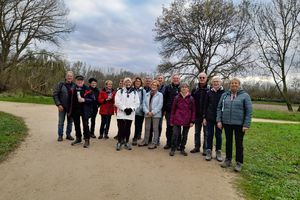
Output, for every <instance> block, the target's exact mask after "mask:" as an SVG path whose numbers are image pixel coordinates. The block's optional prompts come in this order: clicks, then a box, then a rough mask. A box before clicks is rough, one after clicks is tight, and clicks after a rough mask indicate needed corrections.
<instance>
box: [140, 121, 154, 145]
mask: <svg viewBox="0 0 300 200" xmlns="http://www.w3.org/2000/svg"><path fill="white" fill-rule="evenodd" d="M151 121H152V118H151V117H145V134H144V139H143V142H142V144H141V145H140V146H143V145H146V144H148V141H149V136H150V129H151Z"/></svg>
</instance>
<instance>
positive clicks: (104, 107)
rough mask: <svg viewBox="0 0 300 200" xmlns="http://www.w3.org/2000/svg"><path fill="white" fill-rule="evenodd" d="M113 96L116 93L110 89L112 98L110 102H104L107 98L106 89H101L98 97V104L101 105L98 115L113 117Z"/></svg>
mask: <svg viewBox="0 0 300 200" xmlns="http://www.w3.org/2000/svg"><path fill="white" fill-rule="evenodd" d="M115 95H116V92H115V91H114V89H112V98H111V99H110V100H108V101H107V100H106V99H107V98H108V92H107V90H106V88H103V89H102V90H101V92H100V93H99V96H98V102H99V103H100V104H101V106H100V111H99V113H100V115H113V114H114V109H115V106H114V104H115Z"/></svg>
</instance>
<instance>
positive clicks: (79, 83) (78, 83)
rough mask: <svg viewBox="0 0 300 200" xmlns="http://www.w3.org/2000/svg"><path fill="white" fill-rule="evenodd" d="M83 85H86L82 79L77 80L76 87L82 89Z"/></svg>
mask: <svg viewBox="0 0 300 200" xmlns="http://www.w3.org/2000/svg"><path fill="white" fill-rule="evenodd" d="M83 84H84V80H81V79H79V80H76V85H77V86H78V87H82V86H83Z"/></svg>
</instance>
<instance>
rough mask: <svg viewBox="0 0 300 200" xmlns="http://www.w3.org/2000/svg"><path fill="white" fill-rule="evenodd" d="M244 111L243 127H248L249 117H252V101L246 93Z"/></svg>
mask: <svg viewBox="0 0 300 200" xmlns="http://www.w3.org/2000/svg"><path fill="white" fill-rule="evenodd" d="M244 112H245V118H244V123H243V128H244V129H248V128H249V127H250V124H251V118H252V102H251V98H250V96H249V95H248V94H247V95H246V97H245V99H244Z"/></svg>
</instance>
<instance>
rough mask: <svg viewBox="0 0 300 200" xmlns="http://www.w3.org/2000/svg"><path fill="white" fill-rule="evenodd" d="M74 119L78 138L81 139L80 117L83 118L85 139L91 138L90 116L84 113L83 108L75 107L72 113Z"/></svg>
mask: <svg viewBox="0 0 300 200" xmlns="http://www.w3.org/2000/svg"><path fill="white" fill-rule="evenodd" d="M72 117H73V120H74V126H75V131H76V138H78V139H81V137H82V134H81V126H80V118H81V120H82V125H83V136H84V139H85V140H88V139H90V131H89V118H88V117H87V116H85V115H84V113H83V110H80V109H74V110H73V114H72Z"/></svg>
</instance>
